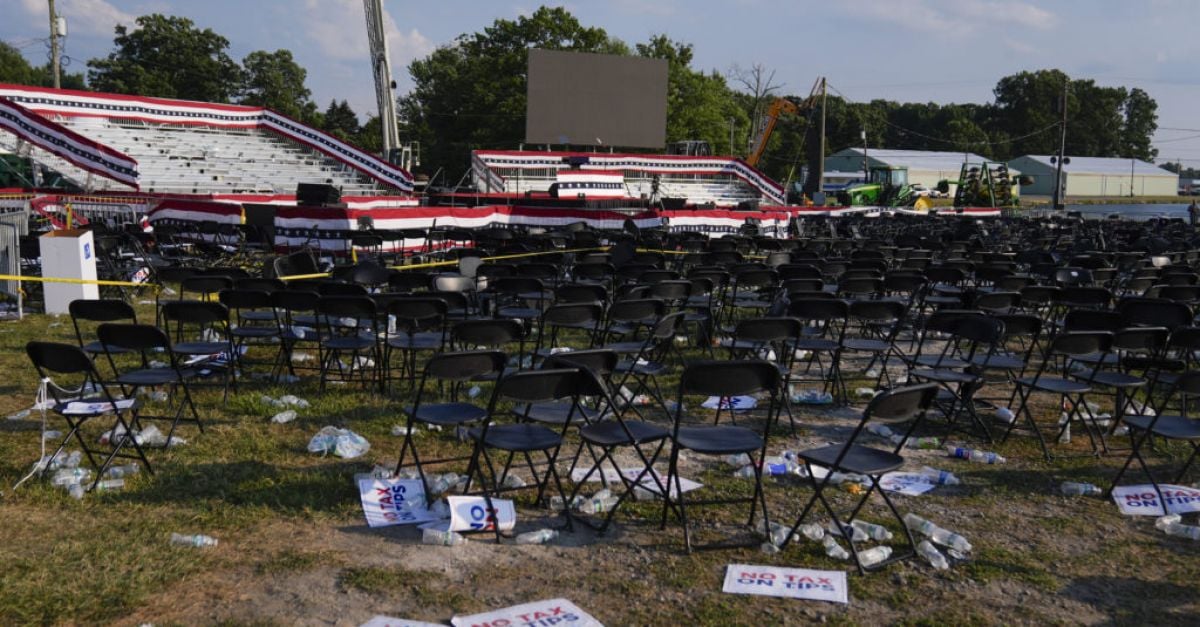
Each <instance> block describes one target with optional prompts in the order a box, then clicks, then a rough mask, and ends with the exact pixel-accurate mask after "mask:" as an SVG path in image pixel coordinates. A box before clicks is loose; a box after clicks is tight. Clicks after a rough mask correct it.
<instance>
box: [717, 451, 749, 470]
mask: <svg viewBox="0 0 1200 627" xmlns="http://www.w3.org/2000/svg"><path fill="white" fill-rule="evenodd" d="M722 461H724V462H725V463H726V464H728V465H730V466H733V467H734V468H741V467H743V466H747V465H749V464H750V463H751V462H750V456H749V455H748V454H746V453H738V454H737V455H729V456H727V457H725V458H724V459H723V460H722Z"/></svg>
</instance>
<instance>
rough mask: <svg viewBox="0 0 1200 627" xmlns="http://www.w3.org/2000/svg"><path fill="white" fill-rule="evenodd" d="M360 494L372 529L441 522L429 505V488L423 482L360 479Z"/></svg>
mask: <svg viewBox="0 0 1200 627" xmlns="http://www.w3.org/2000/svg"><path fill="white" fill-rule="evenodd" d="M358 494H359V496H360V497H361V498H362V507H363V514H365V515H366V517H367V526H368V527H387V526H389V525H413V524H417V523H423V522H429V521H431V520H437V516H435V515H433V514H431V513H430V512H429V511H428V509H427V508H426V506H425V486H423V485H422V484H421V480H420V479H360V480H359V482H358Z"/></svg>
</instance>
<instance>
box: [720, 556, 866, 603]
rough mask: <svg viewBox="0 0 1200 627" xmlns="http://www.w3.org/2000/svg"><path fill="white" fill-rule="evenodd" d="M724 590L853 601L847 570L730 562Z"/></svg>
mask: <svg viewBox="0 0 1200 627" xmlns="http://www.w3.org/2000/svg"><path fill="white" fill-rule="evenodd" d="M721 591H722V592H729V593H732V594H758V595H763V596H769V597H785V598H790V599H808V600H810V601H831V602H833V603H849V602H850V592H849V589H848V588H847V585H846V572H845V571H841V570H810V569H808V568H780V567H776V566H752V565H749V564H730V565H729V566H728V567H726V569H725V585H724V586H722V587H721Z"/></svg>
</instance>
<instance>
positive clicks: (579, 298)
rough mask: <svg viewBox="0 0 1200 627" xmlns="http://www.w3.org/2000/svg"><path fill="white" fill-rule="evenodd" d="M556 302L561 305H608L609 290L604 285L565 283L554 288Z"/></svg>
mask: <svg viewBox="0 0 1200 627" xmlns="http://www.w3.org/2000/svg"><path fill="white" fill-rule="evenodd" d="M554 300H555V301H556V302H559V303H606V302H608V290H607V289H605V288H604V286H603V285H592V284H586V283H564V284H562V285H559V286H558V287H556V288H554Z"/></svg>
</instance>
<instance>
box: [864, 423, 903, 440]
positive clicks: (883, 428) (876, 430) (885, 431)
mask: <svg viewBox="0 0 1200 627" xmlns="http://www.w3.org/2000/svg"><path fill="white" fill-rule="evenodd" d="M867 432H868V433H873V434H875V435H877V436H879V437H881V438H888V439H891V438H893V437H898V436H897V435H896V432H895V431H892V430H891V428H890V427H888V426H887V425H881V424H876V423H874V422H872V423H868V424H867Z"/></svg>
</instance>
